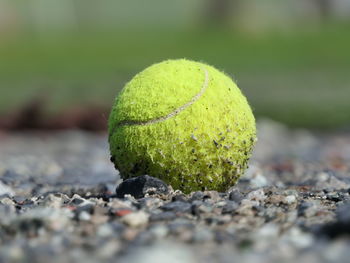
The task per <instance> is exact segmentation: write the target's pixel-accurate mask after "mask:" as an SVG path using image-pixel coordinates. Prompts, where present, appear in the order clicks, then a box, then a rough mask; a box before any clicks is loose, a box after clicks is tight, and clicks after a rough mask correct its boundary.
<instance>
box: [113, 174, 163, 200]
mask: <svg viewBox="0 0 350 263" xmlns="http://www.w3.org/2000/svg"><path fill="white" fill-rule="evenodd" d="M116 193H117V197H118V198H124V195H126V194H130V195H132V196H133V197H135V198H142V197H144V196H145V195H146V194H167V193H169V189H168V186H167V185H166V184H165V183H164V182H163V181H162V180H160V179H157V178H154V177H151V176H148V175H142V176H138V177H134V178H130V179H126V180H125V181H123V182H122V183H121V184H120V185H118V187H117V189H116Z"/></svg>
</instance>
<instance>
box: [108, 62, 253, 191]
mask: <svg viewBox="0 0 350 263" xmlns="http://www.w3.org/2000/svg"><path fill="white" fill-rule="evenodd" d="M255 141H256V126H255V119H254V116H253V113H252V110H251V108H250V107H249V104H248V102H247V100H246V98H245V97H244V95H243V94H242V93H241V91H240V89H239V88H238V87H237V86H236V84H235V83H234V82H233V81H232V80H231V79H230V78H229V77H228V76H227V75H225V74H224V73H222V72H220V71H218V70H217V69H215V68H213V67H211V66H209V65H206V64H203V63H198V62H194V61H189V60H185V59H180V60H167V61H164V62H161V63H158V64H154V65H152V66H150V67H148V68H146V69H145V70H144V71H142V72H141V73H139V74H137V75H136V76H135V77H134V78H133V79H132V80H131V81H130V82H129V83H127V84H126V85H125V87H124V89H123V90H122V91H121V92H120V94H119V95H118V96H117V98H116V100H115V103H114V106H113V108H112V111H111V114H110V116H109V144H110V151H111V160H112V161H113V162H114V164H115V167H116V168H117V169H118V170H119V171H120V174H121V177H122V178H123V179H126V178H130V177H135V176H139V175H144V174H148V175H150V176H154V177H157V178H159V179H162V180H164V181H165V182H166V183H168V184H170V185H172V187H173V188H174V189H180V190H182V191H183V192H185V193H188V192H191V191H196V190H217V191H225V190H227V189H228V188H229V187H230V186H232V185H234V184H235V183H236V181H237V179H238V178H239V177H240V176H241V175H242V174H243V173H244V170H245V169H246V168H247V163H248V160H249V158H250V155H251V152H252V148H253V146H254V143H255Z"/></svg>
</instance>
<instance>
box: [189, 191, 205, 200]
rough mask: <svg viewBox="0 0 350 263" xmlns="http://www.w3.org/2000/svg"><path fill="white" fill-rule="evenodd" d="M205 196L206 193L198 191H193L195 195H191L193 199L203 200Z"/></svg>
mask: <svg viewBox="0 0 350 263" xmlns="http://www.w3.org/2000/svg"><path fill="white" fill-rule="evenodd" d="M203 197H204V193H203V192H200V191H197V192H195V193H193V195H192V197H191V201H195V200H203Z"/></svg>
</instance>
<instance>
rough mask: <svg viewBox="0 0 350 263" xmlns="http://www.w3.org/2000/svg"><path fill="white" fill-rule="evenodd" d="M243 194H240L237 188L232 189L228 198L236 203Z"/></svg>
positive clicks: (241, 198)
mask: <svg viewBox="0 0 350 263" xmlns="http://www.w3.org/2000/svg"><path fill="white" fill-rule="evenodd" d="M243 198H244V196H243V195H242V194H241V192H240V191H239V190H237V189H234V190H233V191H232V192H230V194H229V196H228V199H229V200H230V201H234V202H236V203H240V202H241V201H242V200H243Z"/></svg>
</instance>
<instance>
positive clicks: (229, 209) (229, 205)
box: [222, 201, 238, 214]
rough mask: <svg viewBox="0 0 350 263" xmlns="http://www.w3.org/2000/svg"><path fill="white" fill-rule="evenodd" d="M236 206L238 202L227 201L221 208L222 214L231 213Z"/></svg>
mask: <svg viewBox="0 0 350 263" xmlns="http://www.w3.org/2000/svg"><path fill="white" fill-rule="evenodd" d="M237 208H238V204H237V203H236V202H234V201H230V202H227V204H226V205H225V206H224V207H223V208H222V213H223V214H232V213H233V212H234V211H236V209H237Z"/></svg>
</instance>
